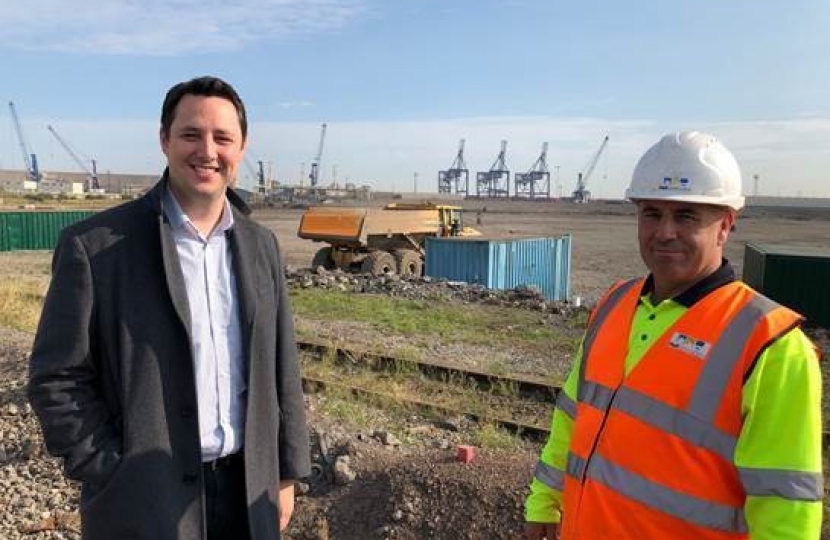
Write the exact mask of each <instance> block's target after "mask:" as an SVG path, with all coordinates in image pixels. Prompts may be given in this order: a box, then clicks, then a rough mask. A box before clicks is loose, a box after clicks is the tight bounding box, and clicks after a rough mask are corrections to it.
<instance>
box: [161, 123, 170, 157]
mask: <svg viewBox="0 0 830 540" xmlns="http://www.w3.org/2000/svg"><path fill="white" fill-rule="evenodd" d="M159 143H160V144H161V151H162V152H163V153H164V155H165V156H166V155H167V147H168V146H169V145H170V139H169V138H168V137H167V134H165V133H164V128H163V127H160V128H159Z"/></svg>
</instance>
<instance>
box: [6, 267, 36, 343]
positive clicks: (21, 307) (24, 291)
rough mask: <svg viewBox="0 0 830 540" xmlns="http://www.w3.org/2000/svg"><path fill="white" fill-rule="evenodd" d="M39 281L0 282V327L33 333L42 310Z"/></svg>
mask: <svg viewBox="0 0 830 540" xmlns="http://www.w3.org/2000/svg"><path fill="white" fill-rule="evenodd" d="M43 288H44V287H43V283H42V282H41V281H40V280H26V279H18V280H3V281H0V326H7V327H9V328H14V329H16V330H22V331H24V332H30V333H33V332H34V331H35V330H36V329H37V322H38V319H39V318H40V311H41V309H42V308H43Z"/></svg>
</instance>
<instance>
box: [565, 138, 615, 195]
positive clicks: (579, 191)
mask: <svg viewBox="0 0 830 540" xmlns="http://www.w3.org/2000/svg"><path fill="white" fill-rule="evenodd" d="M606 146H608V135H606V136H605V138H604V139H603V140H602V144H600V145H599V150H597V151H596V153H595V154H594V155H593V157H591V159H590V160H589V161H588V164H587V165H586V166H585V168H584V169H583V170H582V172H581V173H579V176H578V177H577V179H576V189H575V190H574V192H573V201H574V202H577V203H584V202H588V201H590V200H591V192H590V191H588V190H587V189H586V187H585V186H586V185H587V184H588V179H589V178H591V173H593V172H594V169H595V168H596V166H597V162H598V161H599V158H600V157H601V156H602V152H603V151H604V150H605V147H606Z"/></svg>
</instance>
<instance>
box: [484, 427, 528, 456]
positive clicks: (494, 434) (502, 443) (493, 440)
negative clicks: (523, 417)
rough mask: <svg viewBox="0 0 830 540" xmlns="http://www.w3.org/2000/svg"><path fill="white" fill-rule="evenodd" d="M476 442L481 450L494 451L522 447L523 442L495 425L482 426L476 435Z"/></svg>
mask: <svg viewBox="0 0 830 540" xmlns="http://www.w3.org/2000/svg"><path fill="white" fill-rule="evenodd" d="M475 442H476V445H477V446H480V447H481V448H489V449H492V450H505V449H509V448H516V447H517V446H519V445H521V441H520V440H519V439H518V438H517V437H516V436H515V435H513V434H512V433H510V432H508V431H506V430H504V429H501V428H499V427H497V426H494V425H493V424H484V425H482V426H480V427H479V428H478V430H477V431H476V433H475Z"/></svg>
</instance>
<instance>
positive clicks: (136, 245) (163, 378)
mask: <svg viewBox="0 0 830 540" xmlns="http://www.w3.org/2000/svg"><path fill="white" fill-rule="evenodd" d="M166 182H167V175H166V172H165V175H164V176H163V177H162V179H161V181H160V182H159V183H158V184H156V186H155V187H154V188H153V189H152V190H151V191H150V192H149V193H148V194H147V195H146V196H144V197H143V198H141V199H138V200H135V201H131V202H128V203H126V204H123V205H121V206H118V207H116V208H113V209H111V210H107V211H104V212H101V213H99V214H96V215H95V216H93V217H92V218H90V219H88V220H86V221H83V222H81V223H78V224H75V225H73V226H71V227H68V228H67V229H65V230H64V231H63V233H62V234H61V238H60V241H59V244H58V247H57V249H56V250H55V255H54V259H53V279H52V283H51V285H50V287H49V292H48V294H47V297H46V302H45V305H44V309H43V315H42V317H41V320H40V325H39V327H38V331H37V336H36V338H35V343H34V347H33V351H32V359H31V365H30V373H29V389H28V391H29V399H30V401H31V403H32V406H33V408H34V410H35V412H36V413H37V415H38V417H39V419H40V422H41V426H42V429H43V434H44V438H45V442H46V446H47V448H48V450H49V452H50V453H52V454H53V455H55V456H59V457H61V458H63V460H64V466H65V470H66V474H67V476H69V477H70V478H74V479H77V480H80V481H81V482H82V483H83V484H82V493H81V518H82V528H83V537H84V538H85V539H88V540H99V539H100V540H128V539H136V540H173V539H203V538H205V533H204V498H203V496H202V481H203V479H202V467H201V453H200V443H199V429H198V418H197V407H196V389H195V379H194V372H193V360H192V357H191V347H190V338H189V328H190V314H189V311H188V302H187V294H186V292H185V286H184V278H183V276H182V272H181V267H180V265H179V262H178V256H177V253H176V247H175V243H174V241H173V237H172V234H171V230H170V225H169V223H168V222H167V220H166V218H165V217H164V213H163V211H162V199H163V198H162V194H163V190H164V189H166V188H165V186H166ZM228 199H229V200H230V201H231V203H232V206H233V208H234V210H233V211H234V220H235V225H234V227H233V229H232V230H231V231H230V232H229V233H228V234H229V243H230V246H231V251H232V256H233V264H234V270H235V273H236V278H237V286H238V292H239V299H240V311H241V313H240V321H241V326H242V335H243V348H244V351H243V352H244V358H245V362H246V369H247V384H248V388H247V409H246V410H247V413H246V423H245V440H244V441H245V442H244V452H245V473H246V487H247V501H248V508H249V511H248V517H249V522H250V526H251V533H252V538H254V539H256V540H265V539H268V540H274V539H277V538H279V521H278V516H277V501H278V498H277V493H276V489H275V488H276V486H277V484H278V482H279V480H280V478H283V479H296V478H301V477H303V476H306V475H308V474H309V472H310V464H309V448H308V432H307V428H306V421H305V412H304V407H303V395H302V389H301V385H300V378H299V370H298V367H297V361H296V347H295V342H294V337H293V335H294V333H293V323H292V320H291V308H290V305H289V300H288V291H287V290H286V284H285V278H284V274H283V268H282V262H281V260H280V255H279V251H278V247H277V242H276V239H275V238H274V235H273V234H272V233H271V232H270V231H269V230H267V229H265V228H264V227H262V226H260V225H258V224H256V223H255V222H254V221H252V220H251V219H249V218H248V217H247V213H248V209H247V207H245V205H244V203H242V201H241V200H240V199H239V198H238V196H236V194H235V193H234V192H233V191H232V190H228Z"/></svg>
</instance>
